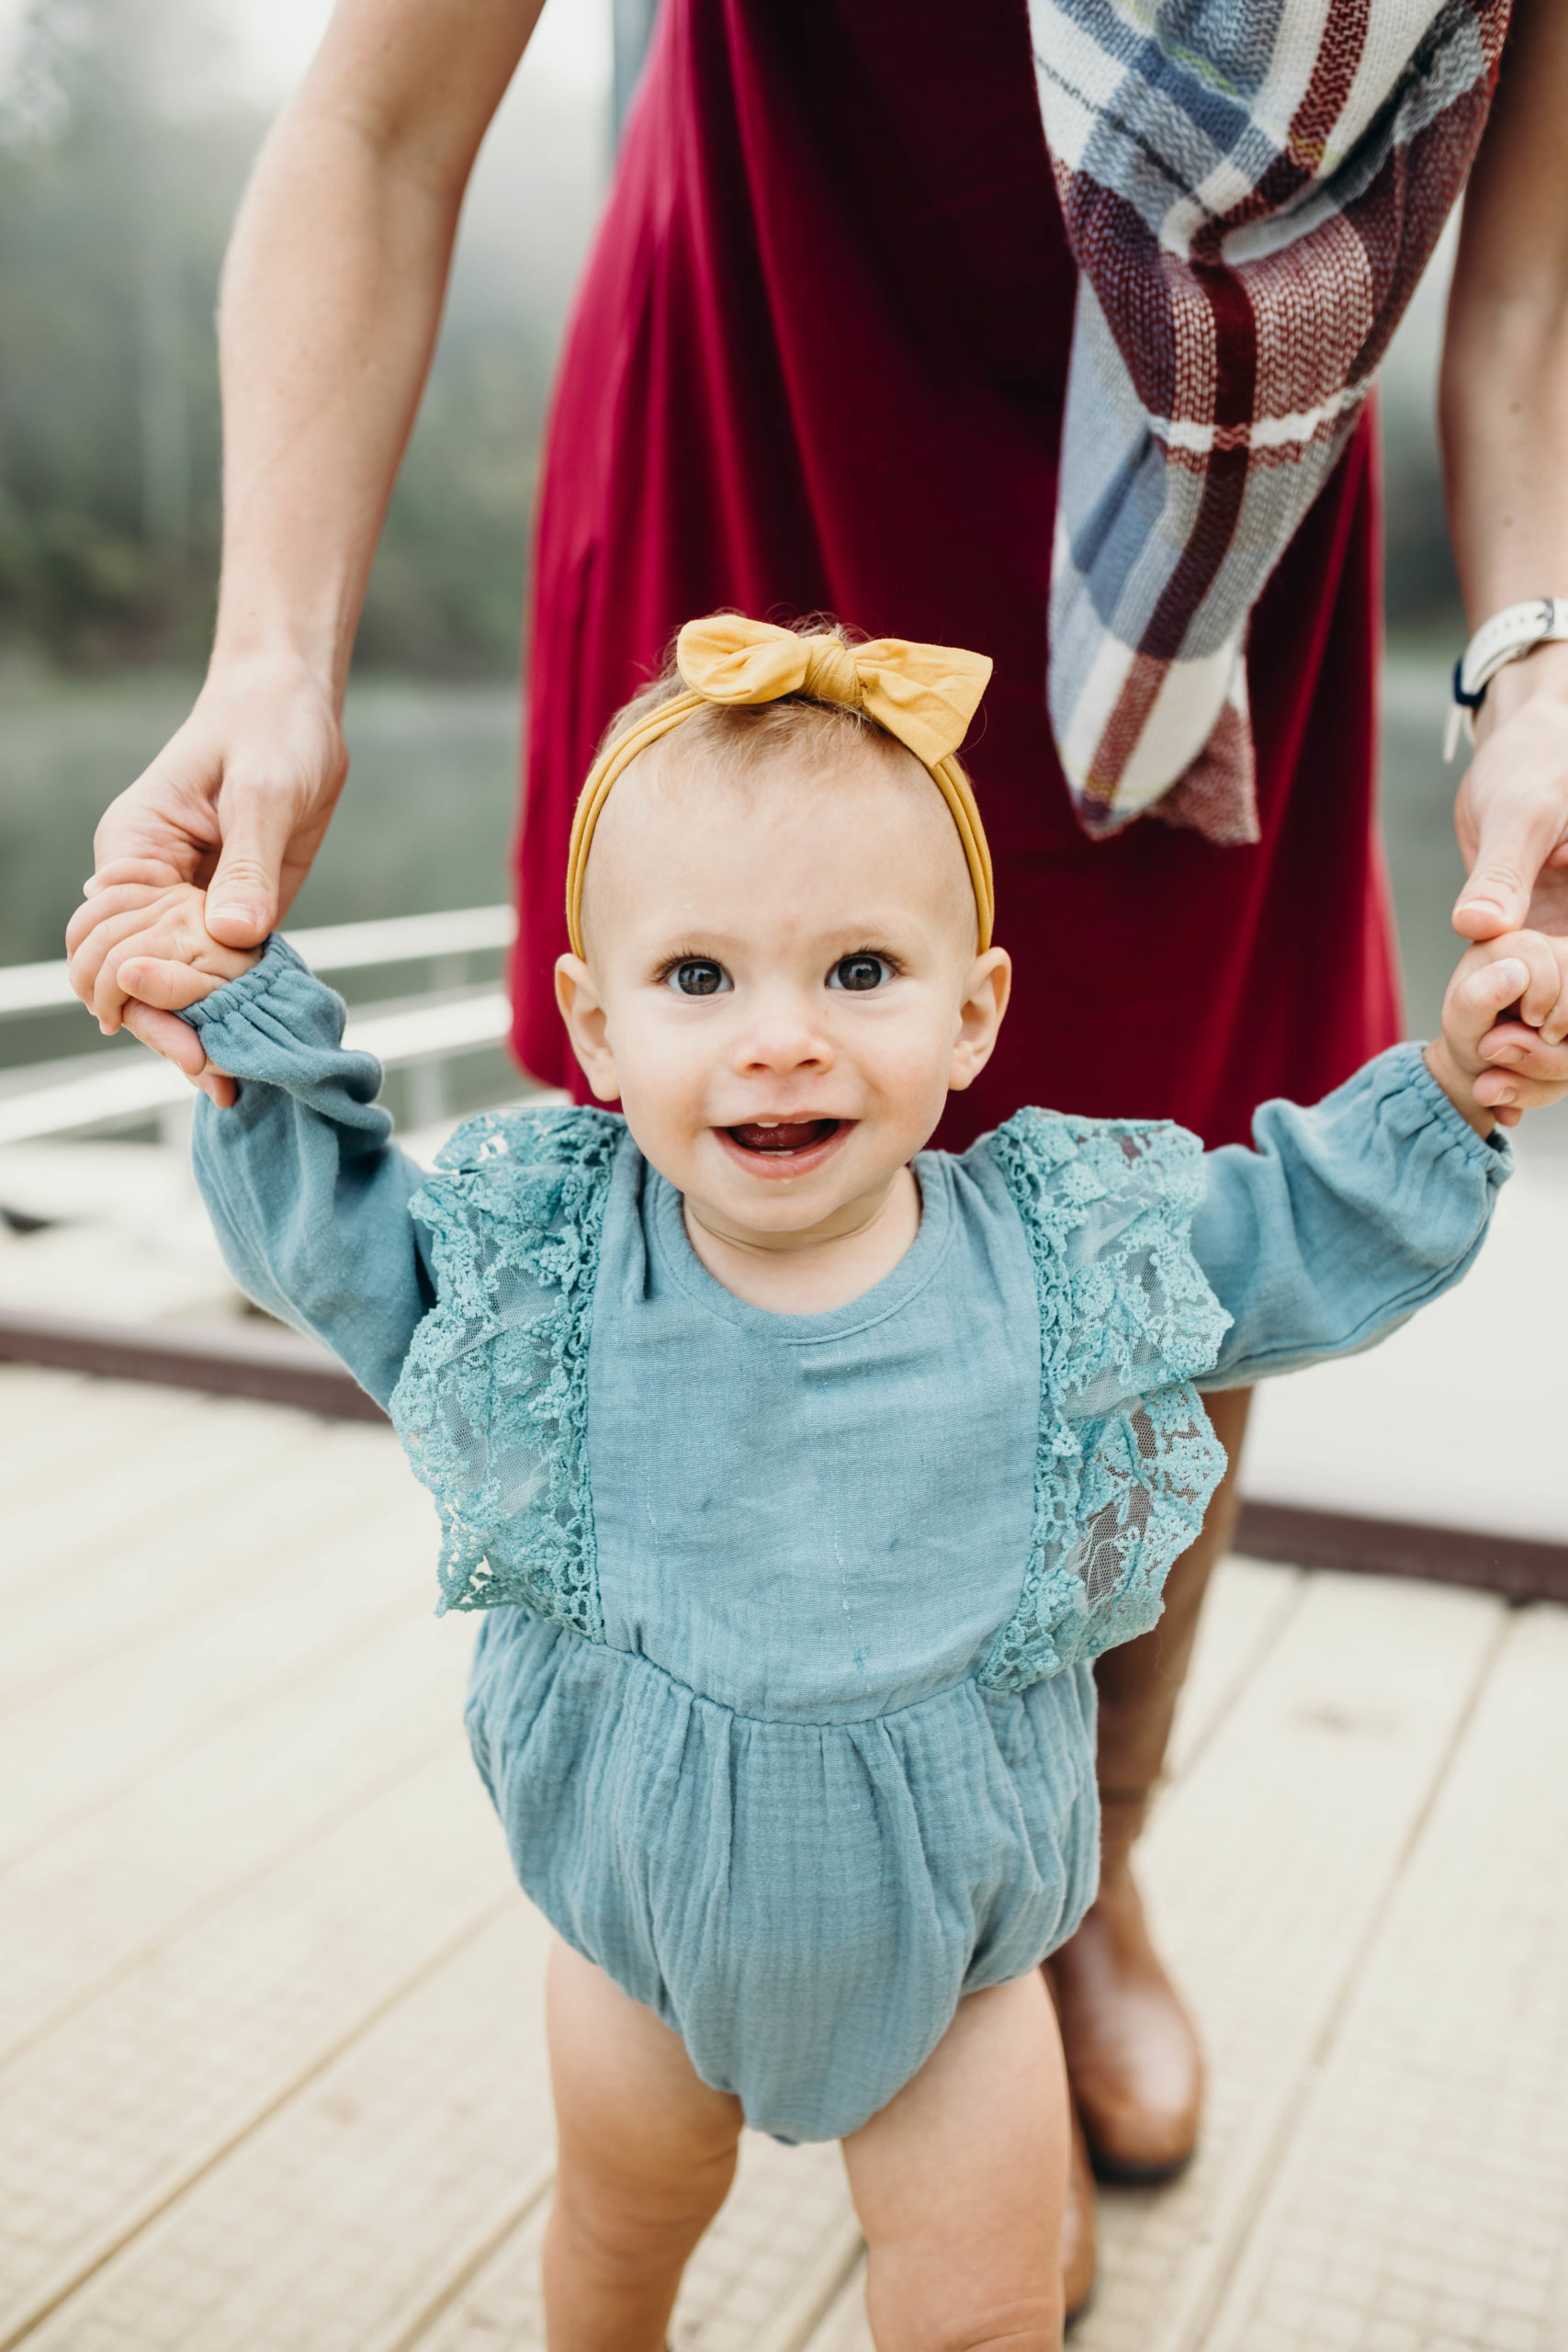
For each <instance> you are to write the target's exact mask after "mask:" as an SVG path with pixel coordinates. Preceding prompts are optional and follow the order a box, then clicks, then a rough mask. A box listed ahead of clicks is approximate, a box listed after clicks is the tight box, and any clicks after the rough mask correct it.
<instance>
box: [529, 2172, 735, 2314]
mask: <svg viewBox="0 0 1568 2352" xmlns="http://www.w3.org/2000/svg"><path fill="white" fill-rule="evenodd" d="M734 2172H735V2152H734V2150H733V2149H730V2150H726V2151H724V2152H722V2153H717V2154H715V2155H714V2157H713V2158H712V2159H711V2160H709V2161H707V2162H705V2163H698V2164H694V2165H692V2166H691V2167H690V2169H689V2170H688V2171H687V2173H686V2175H685V2177H683V2178H682V2179H681V2180H680V2181H678V2182H676V2181H668V2182H663V2183H657V2184H656V2183H653V2182H638V2183H635V2184H634V2183H631V2182H628V2181H626V2180H620V2181H615V2180H606V2179H604V2178H602V2177H594V2176H593V2175H592V2173H591V2172H584V2171H582V2170H579V2169H578V2168H576V2167H572V2168H570V2169H567V2168H563V2170H562V2173H561V2176H560V2178H559V2180H558V2185H557V2189H556V2200H555V2208H554V2211H552V2213H551V2216H550V2232H551V2234H552V2236H553V2237H554V2239H555V2241H556V2247H557V2251H558V2253H560V2254H561V2255H563V2256H567V2257H568V2258H569V2259H570V2260H571V2261H572V2262H574V2263H580V2264H581V2265H583V2266H585V2267H588V2268H590V2269H592V2271H593V2272H594V2273H595V2275H596V2276H597V2277H599V2278H602V2279H604V2281H605V2282H606V2283H608V2284H620V2285H630V2284H632V2283H634V2282H637V2281H641V2280H644V2279H647V2278H657V2277H660V2276H662V2275H663V2273H664V2272H665V2271H667V2270H669V2269H670V2268H671V2267H672V2266H676V2267H678V2266H679V2265H681V2264H682V2263H684V2261H685V2260H686V2257H687V2256H688V2255H689V2254H690V2253H691V2251H692V2249H693V2247H694V2245H696V2243H697V2240H698V2239H699V2238H700V2237H701V2236H702V2233H703V2232H704V2231H705V2229H706V2228H707V2225H708V2223H709V2222H711V2221H712V2220H713V2218H714V2216H715V2214H716V2212H717V2211H718V2209H719V2207H720V2206H721V2205H722V2204H723V2202H724V2200H725V2198H726V2196H727V2195H728V2190H729V2185H730V2182H731V2180H732V2178H733V2177H734Z"/></svg>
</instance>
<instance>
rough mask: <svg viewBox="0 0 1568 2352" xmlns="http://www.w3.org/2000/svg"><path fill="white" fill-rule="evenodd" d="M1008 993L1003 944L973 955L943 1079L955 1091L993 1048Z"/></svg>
mask: <svg viewBox="0 0 1568 2352" xmlns="http://www.w3.org/2000/svg"><path fill="white" fill-rule="evenodd" d="M1011 993H1012V958H1011V956H1010V955H1009V954H1008V952H1007V949H1006V948H1005V947H987V950H986V952H985V954H984V955H983V956H976V958H975V961H974V963H973V964H972V965H971V967H970V969H969V977H968V978H967V979H966V980H965V982H964V1001H963V1002H962V1003H961V1004H960V1006H959V1008H958V1034H957V1035H956V1036H955V1037H954V1038H953V1061H952V1064H951V1066H950V1068H949V1070H948V1076H947V1083H948V1085H949V1087H950V1088H951V1089H952V1091H953V1092H954V1093H955V1094H961V1093H962V1092H963V1091H964V1088H965V1087H966V1086H973V1085H974V1083H975V1080H976V1079H977V1078H978V1077H979V1075H980V1072H981V1071H982V1070H983V1069H985V1067H986V1064H987V1062H988V1061H989V1060H990V1058H991V1056H992V1054H993V1053H994V1052H995V1051H996V1045H997V1032H998V1030H999V1029H1000V1027H1001V1025H1002V1016H1003V1014H1004V1013H1005V1012H1006V1011H1007V1009H1008V998H1009V997H1010V995H1011Z"/></svg>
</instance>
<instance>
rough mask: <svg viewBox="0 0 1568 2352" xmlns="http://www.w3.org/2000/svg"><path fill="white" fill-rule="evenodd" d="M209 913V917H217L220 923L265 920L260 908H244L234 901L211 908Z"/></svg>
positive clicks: (229, 900)
mask: <svg viewBox="0 0 1568 2352" xmlns="http://www.w3.org/2000/svg"><path fill="white" fill-rule="evenodd" d="M207 911H208V914H209V917H210V916H212V915H216V916H217V917H218V920H219V921H220V922H262V921H263V919H264V917H263V910H262V909H261V908H260V907H247V906H243V905H241V904H240V903H239V902H238V901H237V900H235V899H224V901H223V904H222V905H221V906H220V907H209V909H208V910H207Z"/></svg>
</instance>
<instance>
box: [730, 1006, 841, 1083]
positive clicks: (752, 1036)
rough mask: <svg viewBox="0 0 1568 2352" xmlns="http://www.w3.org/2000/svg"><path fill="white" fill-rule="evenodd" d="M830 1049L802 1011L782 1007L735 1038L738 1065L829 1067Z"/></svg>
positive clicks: (781, 1067) (789, 1068) (790, 1067)
mask: <svg viewBox="0 0 1568 2352" xmlns="http://www.w3.org/2000/svg"><path fill="white" fill-rule="evenodd" d="M832 1066H833V1049H832V1047H831V1046H830V1045H829V1042H828V1040H827V1038H826V1037H824V1036H823V1035H822V1034H821V1032H820V1031H819V1030H818V1028H817V1027H816V1026H815V1024H814V1023H811V1022H809V1021H807V1020H806V1019H805V1018H804V1017H803V1016H802V1015H800V1014H796V1013H790V1012H783V1011H779V1012H773V1013H771V1014H769V1015H768V1016H767V1017H765V1018H764V1019H761V1020H760V1021H757V1022H755V1023H753V1024H752V1025H751V1028H750V1031H749V1032H748V1034H747V1035H746V1036H745V1037H743V1038H741V1039H740V1040H739V1041H738V1046H737V1052H736V1067H737V1068H738V1069H770V1070H780V1071H784V1070H800V1069H818V1070H824V1069H831V1068H832Z"/></svg>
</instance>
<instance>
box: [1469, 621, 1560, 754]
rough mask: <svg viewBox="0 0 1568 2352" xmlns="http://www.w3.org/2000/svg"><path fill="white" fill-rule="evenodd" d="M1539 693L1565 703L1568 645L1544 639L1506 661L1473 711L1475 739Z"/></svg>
mask: <svg viewBox="0 0 1568 2352" xmlns="http://www.w3.org/2000/svg"><path fill="white" fill-rule="evenodd" d="M1537 695H1548V696H1550V697H1551V699H1552V700H1554V701H1558V702H1562V703H1564V704H1568V645H1565V644H1561V643H1559V642H1557V641H1555V640H1552V639H1547V640H1545V641H1543V642H1542V643H1541V644H1540V645H1534V646H1531V648H1530V650H1529V652H1528V653H1523V654H1521V655H1520V656H1519V657H1518V659H1517V661H1514V662H1506V663H1505V665H1504V666H1503V668H1502V669H1501V670H1499V671H1498V672H1497V673H1496V674H1495V677H1494V678H1493V679H1492V682H1491V684H1489V685H1488V687H1487V689H1486V699H1485V700H1484V702H1483V704H1482V706H1481V708H1480V709H1479V710H1478V711H1477V712H1476V714H1475V733H1476V740H1477V741H1485V739H1486V737H1487V736H1488V735H1489V734H1491V733H1492V732H1493V731H1494V730H1495V729H1496V728H1498V727H1501V726H1503V725H1504V724H1505V723H1506V721H1507V720H1508V719H1510V718H1512V717H1513V716H1514V714H1515V712H1516V711H1517V710H1521V709H1522V708H1523V707H1524V706H1525V704H1526V703H1528V702H1530V701H1533V700H1534V698H1535V697H1536V696H1537Z"/></svg>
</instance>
